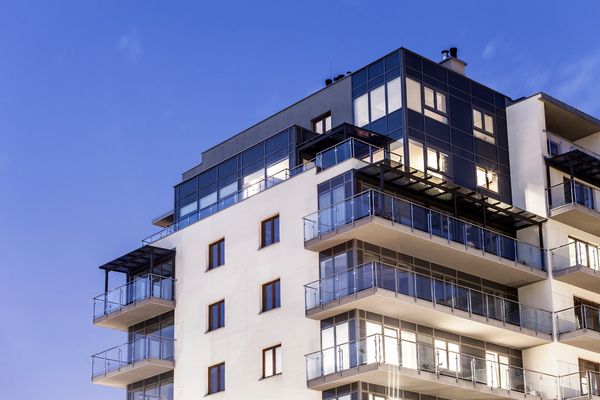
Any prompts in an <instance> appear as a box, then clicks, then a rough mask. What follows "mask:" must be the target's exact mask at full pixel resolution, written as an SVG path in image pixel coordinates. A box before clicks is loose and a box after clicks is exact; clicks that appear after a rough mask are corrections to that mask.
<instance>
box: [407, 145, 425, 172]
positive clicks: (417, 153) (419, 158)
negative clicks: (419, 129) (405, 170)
mask: <svg viewBox="0 0 600 400" xmlns="http://www.w3.org/2000/svg"><path fill="white" fill-rule="evenodd" d="M408 157H409V162H410V168H411V169H417V170H419V171H425V157H424V155H423V145H422V144H421V143H419V142H417V141H416V140H412V139H411V140H409V141H408Z"/></svg>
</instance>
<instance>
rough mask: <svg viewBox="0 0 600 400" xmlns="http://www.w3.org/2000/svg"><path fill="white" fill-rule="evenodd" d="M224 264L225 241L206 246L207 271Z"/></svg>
mask: <svg viewBox="0 0 600 400" xmlns="http://www.w3.org/2000/svg"><path fill="white" fill-rule="evenodd" d="M223 264H225V239H221V240H219V241H217V242H214V243H212V244H210V245H208V269H214V268H217V267H220V266H221V265H223Z"/></svg>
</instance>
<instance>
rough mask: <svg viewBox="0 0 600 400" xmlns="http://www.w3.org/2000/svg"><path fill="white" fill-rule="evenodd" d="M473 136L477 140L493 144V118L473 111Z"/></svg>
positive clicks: (494, 140)
mask: <svg viewBox="0 0 600 400" xmlns="http://www.w3.org/2000/svg"><path fill="white" fill-rule="evenodd" d="M473 135H474V136H475V137H476V138H478V139H481V140H483V141H486V142H488V143H491V144H495V143H496V139H495V138H494V118H493V117H492V116H491V115H490V114H486V113H484V112H482V111H479V110H476V109H473Z"/></svg>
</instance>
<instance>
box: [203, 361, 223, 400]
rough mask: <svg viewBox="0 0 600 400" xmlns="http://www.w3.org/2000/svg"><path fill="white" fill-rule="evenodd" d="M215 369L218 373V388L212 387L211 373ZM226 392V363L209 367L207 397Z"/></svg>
mask: <svg viewBox="0 0 600 400" xmlns="http://www.w3.org/2000/svg"><path fill="white" fill-rule="evenodd" d="M213 369H216V371H217V387H216V388H213V387H212V380H211V372H212V370H213ZM224 391H225V362H221V363H219V364H215V365H211V366H210V367H208V391H207V393H206V394H207V395H210V394H215V393H219V392H224Z"/></svg>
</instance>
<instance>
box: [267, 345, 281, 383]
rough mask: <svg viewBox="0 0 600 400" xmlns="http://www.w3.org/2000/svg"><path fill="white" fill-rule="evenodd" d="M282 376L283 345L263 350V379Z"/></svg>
mask: <svg viewBox="0 0 600 400" xmlns="http://www.w3.org/2000/svg"><path fill="white" fill-rule="evenodd" d="M279 374H281V345H280V344H278V345H277V346H273V347H269V348H268V349H264V350H263V378H268V377H270V376H273V375H279Z"/></svg>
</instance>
